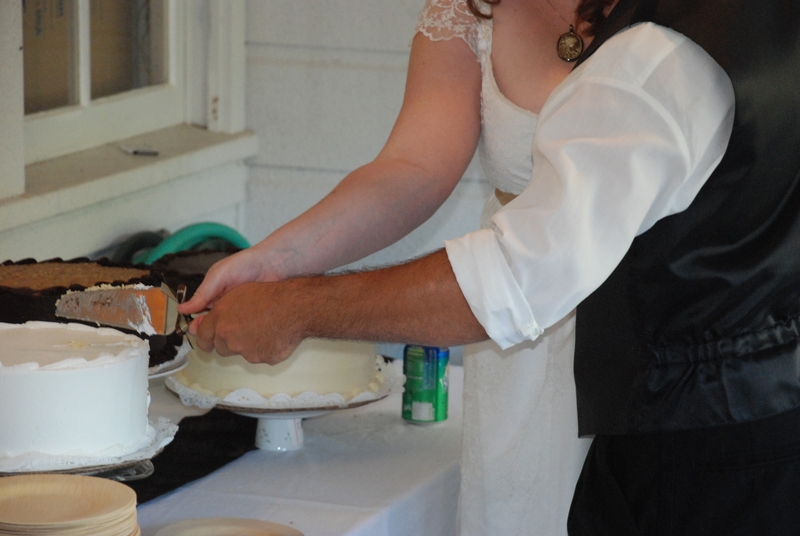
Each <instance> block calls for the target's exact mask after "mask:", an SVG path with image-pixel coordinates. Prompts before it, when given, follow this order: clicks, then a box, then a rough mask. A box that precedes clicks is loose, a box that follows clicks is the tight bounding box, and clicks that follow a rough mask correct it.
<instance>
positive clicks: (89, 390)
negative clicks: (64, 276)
mask: <svg viewBox="0 0 800 536" xmlns="http://www.w3.org/2000/svg"><path fill="white" fill-rule="evenodd" d="M148 350H149V348H148V343H147V342H146V341H144V340H142V339H140V338H138V337H135V336H133V335H127V334H124V333H122V332H120V331H117V330H115V329H110V328H93V327H89V326H85V325H82V324H60V323H51V322H27V323H25V324H5V323H0V457H16V456H21V455H30V454H32V453H35V454H37V453H41V454H45V455H54V456H100V457H114V456H122V455H125V454H128V453H131V452H136V451H137V450H138V449H140V448H142V447H143V446H146V445H147V444H148V443H149V437H148V433H149V432H150V425H149V423H148V420H147V410H148V402H149V395H148V387H147V368H148Z"/></svg>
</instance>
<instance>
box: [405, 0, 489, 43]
mask: <svg viewBox="0 0 800 536" xmlns="http://www.w3.org/2000/svg"><path fill="white" fill-rule="evenodd" d="M478 25H479V21H478V18H477V17H476V16H475V15H473V14H472V12H471V11H470V10H469V8H468V7H467V2H466V0H427V1H426V2H425V7H424V8H423V9H422V11H421V12H420V14H419V19H418V20H417V28H416V32H414V33H415V34H416V33H417V32H421V33H422V34H424V35H425V36H427V37H428V38H429V39H430V40H431V41H447V40H450V39H453V38H456V37H457V38H461V39H463V40H464V41H465V42H466V43H467V45H469V48H471V49H472V51H473V52H475V54H477V53H478Z"/></svg>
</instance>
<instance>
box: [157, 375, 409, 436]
mask: <svg viewBox="0 0 800 536" xmlns="http://www.w3.org/2000/svg"><path fill="white" fill-rule="evenodd" d="M395 380H396V378H394V377H391V379H390V380H389V381H391V383H388V384H386V388H385V389H384V390H382V391H380V392H379V393H376V395H375V397H374V398H370V399H367V400H363V399H362V400H358V399H355V400H356V401H355V402H352V403H342V404H336V405H314V406H308V407H304V406H303V405H302V404H299V405H298V404H297V403H294V404H290V407H280V408H274V407H264V406H255V405H248V404H238V403H233V402H230V401H226V400H221V399H219V398H216V397H211V396H208V395H205V394H203V393H199V392H197V391H195V390H193V389H191V388H189V387H187V386H186V385H183V384H182V383H180V382H179V381H177V380H176V379H175V378H174V377H168V378H167V380H166V381H165V382H164V386H165V387H166V388H167V390H168V391H169V392H171V393H172V394H174V395H175V396H177V397H179V398H180V399H181V401H182V402H183V403H184V404H185V405H192V406H197V407H201V408H207V409H210V408H219V409H222V410H226V411H230V412H233V413H236V414H237V415H242V416H244V417H252V418H254V419H258V426H257V428H256V438H255V445H256V447H257V448H259V449H261V450H268V451H273V452H288V451H293V450H298V449H301V448H303V442H304V438H303V423H302V421H303V419H308V418H311V417H319V416H321V415H326V414H328V413H331V412H333V411H337V410H343V409H352V408H357V407H360V406H363V405H366V404H371V403H373V402H377V401H379V400H383V399H384V398H386V397H387V396H389V394H390V393H391V392H392V390H393V385H394V383H396V381H395Z"/></svg>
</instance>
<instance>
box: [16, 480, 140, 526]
mask: <svg viewBox="0 0 800 536" xmlns="http://www.w3.org/2000/svg"><path fill="white" fill-rule="evenodd" d="M135 508H136V493H135V492H134V491H133V490H132V489H131V488H129V487H128V486H126V485H124V484H121V483H119V482H114V481H111V480H106V479H104V478H97V477H91V476H79V475H49V474H34V475H21V476H8V477H4V478H2V479H0V526H6V527H9V526H25V527H28V528H32V527H46V526H52V525H59V526H63V527H75V526H80V525H89V524H94V523H105V522H109V521H112V520H114V519H115V518H117V517H126V516H127V515H128V513H129V512H130V510H131V509H134V510H135Z"/></svg>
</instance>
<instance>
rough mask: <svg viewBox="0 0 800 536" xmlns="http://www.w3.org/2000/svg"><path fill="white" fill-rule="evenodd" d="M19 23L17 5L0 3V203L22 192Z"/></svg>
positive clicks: (11, 1)
mask: <svg viewBox="0 0 800 536" xmlns="http://www.w3.org/2000/svg"><path fill="white" fill-rule="evenodd" d="M21 21H22V10H21V9H20V6H19V3H18V2H16V1H15V0H0V125H2V127H0V199H5V198H7V197H12V196H15V195H19V194H21V193H22V192H23V191H24V190H25V148H24V145H23V143H22V136H20V132H21V131H22V117H23V84H22V23H21Z"/></svg>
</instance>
